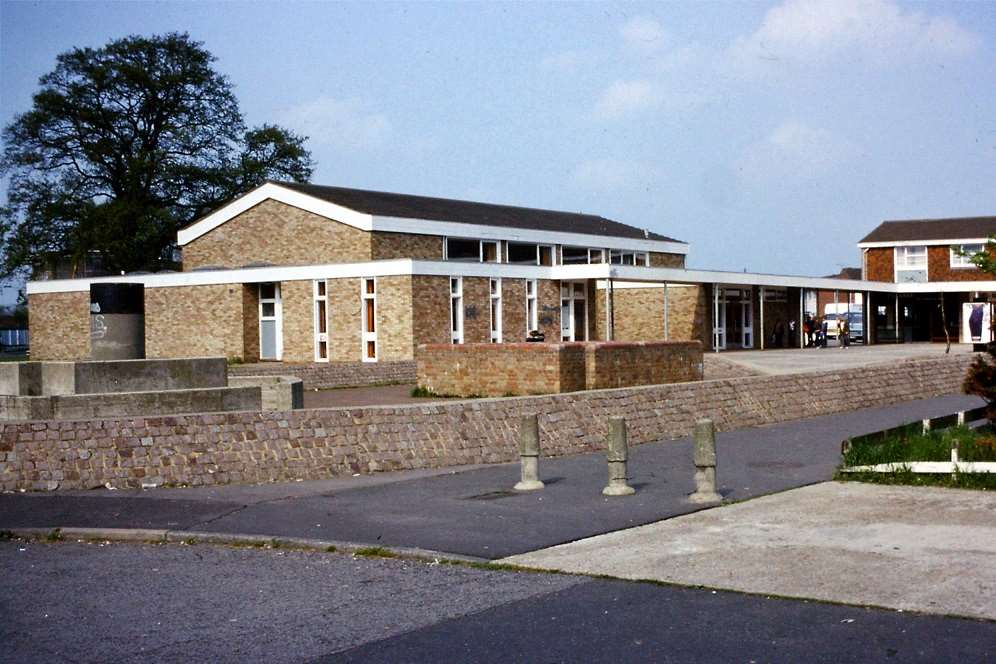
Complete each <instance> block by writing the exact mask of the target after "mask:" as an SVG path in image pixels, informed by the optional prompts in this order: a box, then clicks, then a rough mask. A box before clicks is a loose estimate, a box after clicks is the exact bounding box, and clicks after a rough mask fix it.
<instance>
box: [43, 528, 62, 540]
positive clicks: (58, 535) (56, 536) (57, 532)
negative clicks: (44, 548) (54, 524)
mask: <svg viewBox="0 0 996 664" xmlns="http://www.w3.org/2000/svg"><path fill="white" fill-rule="evenodd" d="M63 539H64V538H63V537H62V528H55V529H54V530H50V531H49V532H48V534H47V535H45V540H46V541H47V542H61V541H62V540H63Z"/></svg>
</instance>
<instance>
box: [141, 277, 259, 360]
mask: <svg viewBox="0 0 996 664" xmlns="http://www.w3.org/2000/svg"><path fill="white" fill-rule="evenodd" d="M244 299H245V298H244V293H243V287H242V285H241V284H221V285H213V286H175V287H171V288H146V289H145V354H146V357H149V358H159V357H162V358H165V357H207V356H221V357H227V358H244V356H245V352H246V347H245V336H244V334H245V326H244V322H243V312H244V309H243V306H244ZM248 315H249V316H255V315H256V312H255V311H253V312H250V313H249V314H248Z"/></svg>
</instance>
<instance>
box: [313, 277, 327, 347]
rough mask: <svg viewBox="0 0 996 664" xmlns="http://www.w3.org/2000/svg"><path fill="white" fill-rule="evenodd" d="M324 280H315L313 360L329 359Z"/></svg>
mask: <svg viewBox="0 0 996 664" xmlns="http://www.w3.org/2000/svg"><path fill="white" fill-rule="evenodd" d="M326 288H327V286H326V284H325V280H324V279H322V280H320V281H316V282H315V287H314V291H315V362H328V361H329V331H328V295H327V293H326V292H325V289H326Z"/></svg>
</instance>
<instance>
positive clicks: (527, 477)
mask: <svg viewBox="0 0 996 664" xmlns="http://www.w3.org/2000/svg"><path fill="white" fill-rule="evenodd" d="M539 450H540V446H539V418H538V417H537V416H536V415H523V416H522V419H521V420H520V421H519V461H520V463H521V464H522V479H521V480H520V481H519V482H518V483H516V485H515V486H514V487H512V488H513V489H515V490H516V491H536V490H537V489H542V488H543V483H542V482H540V479H539Z"/></svg>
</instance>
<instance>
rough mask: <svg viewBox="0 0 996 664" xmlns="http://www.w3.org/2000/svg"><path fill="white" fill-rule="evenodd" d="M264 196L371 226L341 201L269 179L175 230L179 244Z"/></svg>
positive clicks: (368, 218) (351, 223)
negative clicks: (318, 196)
mask: <svg viewBox="0 0 996 664" xmlns="http://www.w3.org/2000/svg"><path fill="white" fill-rule="evenodd" d="M267 199H273V200H275V201H279V202H281V203H286V204H287V205H292V206H294V207H296V208H300V209H302V210H306V211H308V212H312V213H314V214H317V215H320V216H322V217H327V218H328V219H332V220H334V221H338V222H341V223H344V224H347V225H349V226H352V227H354V228H359V229H360V230H364V231H369V230H371V228H372V217H371V216H370V215H369V214H365V213H363V212H357V211H356V210H351V209H349V208H346V207H343V206H341V205H336V204H335V203H329V202H328V201H323V200H322V199H320V198H315V197H314V196H309V195H308V194H302V193H301V192H299V191H294V190H292V189H287V188H286V187H281V186H280V185H277V184H273V183H272V182H267V183H266V184H262V185H260V186H258V187H256V188H255V189H253V190H252V191H250V192H248V193H246V194H244V195H243V196H240V197H239V198H236V199H235V200H234V201H232V202H231V203H229V204H228V205H225V206H223V207H221V208H219V209H217V210H215V211H214V212H212V213H211V214H209V215H208V216H206V217H203V218H202V219H201V220H200V221H197V222H196V223H194V224H192V225H190V226H188V227H187V228H184V229H182V230H180V231H179V232H177V234H176V240H177V243H178V244H179V245H180V246H183V245H185V244H187V243H189V242H192V241H193V240H196V239H197V238H199V237H200V236H202V235H204V234H205V233H208V232H209V231H212V230H214V229H215V228H217V227H218V226H221V225H222V224H223V223H225V222H226V221H228V220H229V219H232V218H233V217H236V216H238V215H240V214H242V213H243V212H245V211H246V210H248V209H249V208H251V207H253V206H255V205H258V204H260V203H262V202H263V201H265V200H267Z"/></svg>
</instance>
